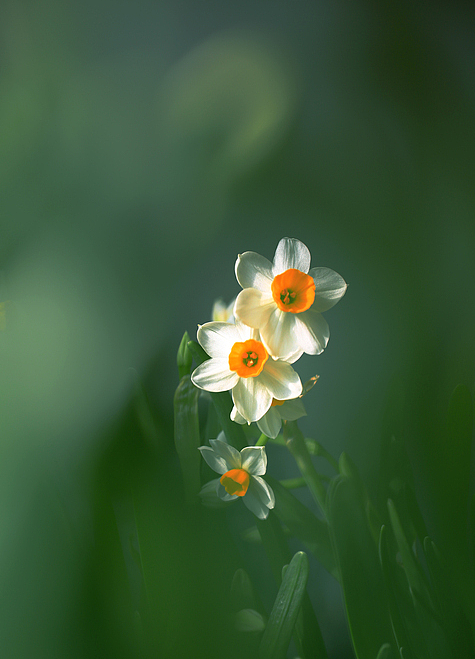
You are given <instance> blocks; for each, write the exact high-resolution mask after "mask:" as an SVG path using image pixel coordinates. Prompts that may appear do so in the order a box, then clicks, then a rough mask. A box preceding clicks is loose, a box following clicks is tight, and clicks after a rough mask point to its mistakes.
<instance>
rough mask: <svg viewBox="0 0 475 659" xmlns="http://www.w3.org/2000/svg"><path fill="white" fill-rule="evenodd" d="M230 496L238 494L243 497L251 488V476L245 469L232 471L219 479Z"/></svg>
mask: <svg viewBox="0 0 475 659" xmlns="http://www.w3.org/2000/svg"><path fill="white" fill-rule="evenodd" d="M219 481H220V483H221V485H222V486H223V487H224V489H225V490H226V492H227V493H228V494H237V496H238V497H243V496H244V495H245V494H246V492H247V488H248V487H249V474H248V473H247V471H244V469H231V470H230V471H227V472H226V473H225V474H223V475H222V476H221V478H220V479H219Z"/></svg>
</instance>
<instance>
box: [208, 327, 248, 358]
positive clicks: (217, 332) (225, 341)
mask: <svg viewBox="0 0 475 659" xmlns="http://www.w3.org/2000/svg"><path fill="white" fill-rule="evenodd" d="M198 341H199V343H200V345H201V347H202V348H203V350H205V351H206V352H207V353H208V355H209V356H210V357H216V358H218V359H228V357H229V353H230V352H231V348H232V347H233V345H234V343H236V341H240V338H239V332H238V330H237V329H236V326H235V325H232V324H231V323H218V322H211V323H205V324H204V325H201V326H200V327H199V328H198Z"/></svg>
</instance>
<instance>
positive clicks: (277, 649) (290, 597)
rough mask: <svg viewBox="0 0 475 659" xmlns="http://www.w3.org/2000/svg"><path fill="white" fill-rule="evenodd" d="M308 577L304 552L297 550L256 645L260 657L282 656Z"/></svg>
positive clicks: (282, 657)
mask: <svg viewBox="0 0 475 659" xmlns="http://www.w3.org/2000/svg"><path fill="white" fill-rule="evenodd" d="M307 579H308V558H307V555H306V554H305V553H304V552H302V551H299V552H297V553H296V554H295V555H294V557H293V558H292V560H291V561H290V564H289V566H288V568H287V570H286V571H285V575H284V578H283V580H282V585H281V587H280V588H279V592H278V593H277V597H276V600H275V602H274V606H273V607H272V611H271V614H270V616H269V621H268V623H267V626H266V629H265V632H264V635H263V637H262V640H261V644H260V647H259V657H260V659H284V658H285V655H286V652H287V648H288V646H289V643H290V639H291V637H292V633H293V630H294V626H295V622H296V620H297V616H298V613H299V610H300V606H301V604H302V600H303V597H304V594H305V588H306V586H307Z"/></svg>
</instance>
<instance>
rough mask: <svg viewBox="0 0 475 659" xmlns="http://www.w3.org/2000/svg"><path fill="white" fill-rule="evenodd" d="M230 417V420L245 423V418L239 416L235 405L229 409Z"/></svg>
mask: <svg viewBox="0 0 475 659" xmlns="http://www.w3.org/2000/svg"><path fill="white" fill-rule="evenodd" d="M229 416H230V417H231V421H235V422H236V423H240V424H241V426H242V425H243V423H246V419H245V418H244V417H243V416H241V415H240V414H239V412H238V408H237V407H236V405H233V409H232V410H231V414H230V415H229Z"/></svg>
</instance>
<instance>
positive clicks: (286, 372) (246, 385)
mask: <svg viewBox="0 0 475 659" xmlns="http://www.w3.org/2000/svg"><path fill="white" fill-rule="evenodd" d="M198 341H199V343H200V344H201V346H202V347H203V348H204V350H205V351H206V352H207V353H208V355H210V357H211V359H209V360H207V361H205V362H203V364H201V365H200V366H198V368H196V369H195V370H194V371H193V373H192V375H191V379H192V381H193V384H195V385H196V386H197V387H199V388H200V389H205V390H206V391H228V390H230V389H231V390H232V397H233V402H234V405H235V406H236V408H237V409H238V411H239V413H240V415H241V416H242V417H243V418H244V419H245V420H246V421H247V422H248V423H251V422H252V421H257V420H258V419H260V418H261V417H262V416H264V414H265V413H266V412H267V410H268V409H269V408H270V406H271V404H272V400H273V399H274V398H277V399H278V400H288V399H290V398H297V396H300V394H301V393H302V383H301V382H300V378H299V376H298V375H297V373H296V372H295V371H294V369H293V368H292V366H291V365H290V364H289V363H288V362H285V361H282V360H275V359H272V358H270V357H269V355H268V353H267V350H266V349H265V347H264V345H263V343H262V342H261V341H260V340H259V334H258V332H256V331H255V330H252V329H251V328H250V327H247V326H246V325H243V324H242V323H236V325H231V324H229V323H219V322H211V323H205V324H204V325H202V326H201V327H200V328H199V329H198Z"/></svg>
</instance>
